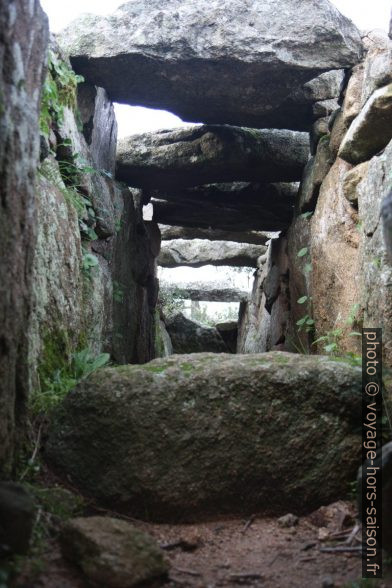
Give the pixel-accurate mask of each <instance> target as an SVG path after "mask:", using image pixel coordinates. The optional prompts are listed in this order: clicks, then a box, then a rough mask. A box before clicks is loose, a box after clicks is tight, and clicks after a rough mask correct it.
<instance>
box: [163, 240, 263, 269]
mask: <svg viewBox="0 0 392 588" xmlns="http://www.w3.org/2000/svg"><path fill="white" fill-rule="evenodd" d="M265 252H266V247H265V246H263V245H248V244H246V243H235V242H231V241H207V240H203V239H193V240H192V241H188V240H185V239H174V240H173V241H165V242H164V244H163V246H162V248H161V252H160V254H159V257H158V260H157V263H158V265H160V266H161V267H178V266H188V267H202V266H203V265H216V266H222V265H225V266H234V267H257V260H258V258H259V257H261V256H262V255H264V254H265Z"/></svg>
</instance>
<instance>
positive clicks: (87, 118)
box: [78, 83, 117, 176]
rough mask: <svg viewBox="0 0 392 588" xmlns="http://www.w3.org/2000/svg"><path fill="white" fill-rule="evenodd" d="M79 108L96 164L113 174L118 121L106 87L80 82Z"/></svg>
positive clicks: (98, 167) (85, 136)
mask: <svg viewBox="0 0 392 588" xmlns="http://www.w3.org/2000/svg"><path fill="white" fill-rule="evenodd" d="M78 108H79V113H80V118H81V122H82V124H83V134H84V138H85V139H86V142H87V145H88V146H89V149H90V153H91V157H92V159H93V162H94V164H95V166H96V168H97V169H99V170H105V171H106V172H109V173H110V174H112V175H113V176H114V172H115V166H116V148H117V121H116V117H115V114H114V108H113V104H112V103H111V101H110V100H109V99H108V96H107V94H106V92H105V90H104V89H103V88H97V87H96V86H91V85H90V84H87V83H83V84H79V86H78Z"/></svg>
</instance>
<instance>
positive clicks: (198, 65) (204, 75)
mask: <svg viewBox="0 0 392 588" xmlns="http://www.w3.org/2000/svg"><path fill="white" fill-rule="evenodd" d="M315 23H317V24H316V25H315ZM61 39H62V43H63V45H64V47H66V49H67V50H68V51H69V52H70V54H71V61H72V64H73V66H74V68H75V70H76V71H77V72H78V73H80V74H82V75H83V76H85V78H86V80H87V81H88V82H89V83H92V84H95V85H96V86H100V87H103V88H105V89H106V90H107V91H108V93H109V96H110V98H111V99H112V100H114V101H116V102H120V103H127V104H131V105H135V104H138V105H142V106H147V107H150V108H160V109H165V110H169V111H171V112H174V113H175V114H177V115H178V116H180V117H181V118H182V119H183V120H186V121H190V122H206V123H228V124H234V125H242V126H251V127H257V128H263V127H264V128H265V127H267V126H269V127H275V128H277V127H278V126H279V127H281V128H290V125H294V124H295V128H302V129H304V128H307V127H308V126H309V124H310V123H311V118H312V115H311V109H310V112H309V110H308V109H306V106H307V101H305V102H304V103H300V106H301V107H302V109H301V115H302V116H300V117H298V110H299V107H298V102H296V98H295V94H296V91H298V90H301V89H302V85H303V84H304V83H306V82H308V81H310V80H311V79H313V78H314V77H317V76H318V75H319V74H321V73H323V72H327V71H329V70H332V69H341V68H347V67H350V66H352V65H355V64H356V63H357V62H358V61H359V59H360V57H361V54H362V42H361V38H360V35H359V32H358V31H357V29H356V28H355V26H354V25H353V24H352V22H351V21H350V20H348V19H347V18H345V17H344V16H342V15H341V14H340V13H339V12H338V10H337V9H336V8H335V7H334V6H333V5H332V4H331V3H330V2H328V1H327V0H309V1H308V2H307V3H306V6H305V5H303V4H301V3H300V2H298V0H279V1H276V0H274V1H272V0H266V1H264V2H263V3H262V4H260V2H258V1H257V0H251V1H250V2H245V3H244V2H239V1H238V0H229V1H228V2H225V3H224V4H222V3H221V2H219V1H218V0H212V1H211V0H201V1H200V2H198V3H195V2H192V1H191V0H186V1H184V0H170V2H167V3H166V4H165V5H163V4H162V2H159V1H158V0H138V1H137V2H127V3H125V4H123V5H122V6H121V7H120V8H119V9H118V10H117V11H116V12H114V13H113V14H112V15H110V16H107V17H103V16H94V15H91V14H88V15H83V16H81V17H80V18H78V19H77V20H76V21H74V22H72V23H71V24H70V25H69V27H68V28H67V29H65V31H64V32H63V33H62V36H61ZM293 94H294V97H292V95H293ZM296 111H297V116H296V117H294V116H293V115H295V114H296Z"/></svg>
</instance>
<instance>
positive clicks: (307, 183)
mask: <svg viewBox="0 0 392 588" xmlns="http://www.w3.org/2000/svg"><path fill="white" fill-rule="evenodd" d="M332 163H333V159H332V155H331V150H330V147H329V136H328V135H326V136H324V137H323V138H322V139H320V141H319V144H318V146H317V151H316V155H315V156H314V157H312V158H311V159H310V160H309V161H308V163H307V165H306V167H305V170H304V175H303V178H302V182H301V187H300V189H299V193H298V207H299V210H300V211H301V212H305V211H308V210H314V208H315V206H316V202H317V197H318V194H319V191H320V186H321V184H322V183H323V181H324V178H325V176H326V175H327V173H328V172H329V170H330V169H331V165H332Z"/></svg>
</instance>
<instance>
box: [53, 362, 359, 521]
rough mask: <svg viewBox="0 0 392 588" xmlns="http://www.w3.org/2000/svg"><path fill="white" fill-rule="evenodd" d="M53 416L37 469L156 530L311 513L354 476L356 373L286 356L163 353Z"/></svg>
mask: <svg viewBox="0 0 392 588" xmlns="http://www.w3.org/2000/svg"><path fill="white" fill-rule="evenodd" d="M293 406H294V407H295V409H293ZM86 414H88V415H89V418H88V419H86ZM53 417H54V418H53V422H52V423H51V427H50V431H49V434H48V441H47V444H46V457H47V459H48V460H49V461H50V463H51V464H52V467H55V468H56V469H57V471H61V473H62V475H64V476H70V479H72V483H73V485H75V486H76V487H78V488H79V489H81V490H83V491H84V492H86V493H88V494H89V495H91V496H94V497H95V499H97V500H99V501H100V502H101V503H104V504H106V505H109V507H110V505H112V506H115V508H116V509H122V510H123V512H128V513H133V514H136V513H139V514H142V516H144V517H145V516H146V513H148V515H149V516H150V517H152V518H153V519H154V520H155V521H158V520H161V521H163V520H174V519H176V520H178V519H185V520H193V521H195V520H199V519H200V517H202V516H217V515H221V514H224V513H228V512H230V513H247V514H249V513H254V512H264V513H266V512H274V513H277V514H280V515H282V514H286V513H287V512H297V513H300V512H304V511H308V512H310V511H311V510H312V509H314V508H316V507H318V506H320V505H322V504H329V503H330V502H331V501H333V500H335V499H336V498H339V497H341V496H345V495H346V492H347V485H348V483H349V482H350V481H351V480H352V479H353V476H354V477H355V473H356V471H357V469H358V466H359V463H360V459H361V457H360V456H361V437H360V435H359V434H358V422H360V418H361V370H360V368H354V367H352V366H350V365H349V364H346V363H345V362H342V361H334V360H333V359H331V358H328V357H323V356H317V357H316V356H311V355H299V354H289V353H284V352H272V353H264V354H260V355H252V354H250V355H225V354H219V355H216V354H210V353H201V354H190V355H173V356H170V357H169V358H166V359H157V360H154V361H152V362H150V363H148V364H145V365H144V366H136V365H128V366H120V367H113V368H107V369H106V368H105V369H102V370H100V371H99V372H97V373H95V374H93V375H92V376H90V377H89V378H88V379H86V380H84V381H83V382H82V383H81V384H79V385H78V387H77V388H76V389H75V390H74V391H72V392H71V393H70V394H69V395H68V396H67V397H66V398H65V400H64V402H63V403H62V405H61V406H60V407H59V408H58V410H57V411H56V414H54V415H53Z"/></svg>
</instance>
